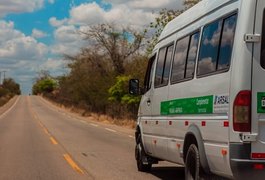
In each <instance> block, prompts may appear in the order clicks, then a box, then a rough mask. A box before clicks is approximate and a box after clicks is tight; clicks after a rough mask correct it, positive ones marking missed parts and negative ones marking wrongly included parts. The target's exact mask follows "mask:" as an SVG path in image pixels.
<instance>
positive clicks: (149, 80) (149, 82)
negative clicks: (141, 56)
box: [144, 54, 156, 92]
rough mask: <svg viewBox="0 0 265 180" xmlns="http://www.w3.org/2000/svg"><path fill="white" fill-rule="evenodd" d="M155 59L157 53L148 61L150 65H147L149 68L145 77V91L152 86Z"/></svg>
mask: <svg viewBox="0 0 265 180" xmlns="http://www.w3.org/2000/svg"><path fill="white" fill-rule="evenodd" d="M155 59H156V54H155V55H153V56H152V57H151V58H150V59H149V61H148V66H147V70H146V74H145V78H144V88H145V92H147V91H148V90H149V89H151V87H152V79H153V72H154V64H155V63H154V62H155Z"/></svg>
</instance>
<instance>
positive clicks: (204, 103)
mask: <svg viewBox="0 0 265 180" xmlns="http://www.w3.org/2000/svg"><path fill="white" fill-rule="evenodd" d="M212 113H213V96H202V97H194V98H184V99H175V100H171V101H164V102H161V104H160V114H161V115H174V114H212Z"/></svg>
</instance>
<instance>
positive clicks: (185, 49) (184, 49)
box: [171, 32, 200, 83]
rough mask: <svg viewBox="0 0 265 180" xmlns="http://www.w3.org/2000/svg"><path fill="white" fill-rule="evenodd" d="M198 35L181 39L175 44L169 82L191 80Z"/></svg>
mask: <svg viewBox="0 0 265 180" xmlns="http://www.w3.org/2000/svg"><path fill="white" fill-rule="evenodd" d="M199 38H200V33H199V32H196V33H194V34H193V35H191V36H187V37H184V38H182V39H181V40H179V41H178V42H177V45H176V51H175V55H174V62H173V66H172V74H171V82H172V83H175V82H178V81H181V80H183V79H187V78H193V75H194V67H195V60H196V56H197V49H198V42H199Z"/></svg>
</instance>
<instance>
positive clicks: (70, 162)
mask: <svg viewBox="0 0 265 180" xmlns="http://www.w3.org/2000/svg"><path fill="white" fill-rule="evenodd" d="M63 157H64V159H65V160H66V161H67V162H68V164H69V165H70V166H71V167H72V168H73V169H74V170H75V171H76V172H78V173H80V174H84V171H83V170H82V169H81V168H80V167H79V166H78V165H77V164H76V163H75V162H74V161H73V159H72V158H71V157H70V155H69V154H64V155H63Z"/></svg>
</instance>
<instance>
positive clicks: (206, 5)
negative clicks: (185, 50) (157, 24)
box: [158, 0, 237, 42]
mask: <svg viewBox="0 0 265 180" xmlns="http://www.w3.org/2000/svg"><path fill="white" fill-rule="evenodd" d="M232 1H237V0H221V1H220V0H203V1H200V2H199V3H198V4H196V5H195V6H193V7H192V8H190V9H188V10H187V11H185V12H184V13H182V14H181V15H179V16H178V17H176V18H174V19H173V20H172V21H170V22H169V23H168V24H167V25H166V27H165V28H164V30H163V31H162V33H161V35H160V37H159V40H158V42H160V41H162V40H163V39H165V38H167V37H168V36H171V35H172V34H174V33H176V32H177V31H179V30H181V29H182V28H184V27H186V26H187V25H189V24H191V23H193V22H195V21H197V20H199V19H201V18H202V17H203V16H205V15H206V14H208V13H211V12H213V11H215V10H216V9H218V8H219V7H221V6H223V5H224V4H227V3H230V2H232Z"/></svg>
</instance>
